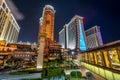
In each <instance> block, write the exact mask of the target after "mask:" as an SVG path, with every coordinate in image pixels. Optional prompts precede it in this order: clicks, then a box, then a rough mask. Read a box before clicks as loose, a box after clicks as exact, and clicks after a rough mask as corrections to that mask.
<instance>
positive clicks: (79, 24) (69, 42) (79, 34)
mask: <svg viewBox="0 0 120 80" xmlns="http://www.w3.org/2000/svg"><path fill="white" fill-rule="evenodd" d="M64 30H65V31H64ZM64 32H65V34H64ZM64 35H65V36H64ZM63 39H64V40H63ZM59 42H60V44H61V45H62V46H63V45H64V46H66V48H69V49H80V50H86V49H87V48H86V37H85V33H84V24H83V17H80V16H78V15H75V16H74V17H73V18H72V19H71V21H70V22H69V23H68V24H67V25H66V26H65V27H64V28H63V30H61V32H59Z"/></svg>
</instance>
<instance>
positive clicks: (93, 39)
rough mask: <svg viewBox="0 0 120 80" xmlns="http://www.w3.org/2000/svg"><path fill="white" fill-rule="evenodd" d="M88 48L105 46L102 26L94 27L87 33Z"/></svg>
mask: <svg viewBox="0 0 120 80" xmlns="http://www.w3.org/2000/svg"><path fill="white" fill-rule="evenodd" d="M85 34H86V40H87V42H86V43H87V48H88V49H90V48H95V47H99V46H102V45H103V41H102V36H101V31H100V26H94V27H92V28H90V29H88V30H86V31H85Z"/></svg>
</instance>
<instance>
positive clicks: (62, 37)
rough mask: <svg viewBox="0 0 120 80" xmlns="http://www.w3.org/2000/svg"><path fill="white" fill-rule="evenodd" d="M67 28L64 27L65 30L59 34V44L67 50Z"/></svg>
mask: <svg viewBox="0 0 120 80" xmlns="http://www.w3.org/2000/svg"><path fill="white" fill-rule="evenodd" d="M66 26H67V25H65V26H64V27H63V29H62V30H61V31H60V32H59V43H60V45H61V47H62V48H67V43H66Z"/></svg>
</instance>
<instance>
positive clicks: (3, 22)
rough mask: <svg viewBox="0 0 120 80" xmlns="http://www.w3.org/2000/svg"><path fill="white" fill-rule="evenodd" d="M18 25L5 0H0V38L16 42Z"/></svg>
mask: <svg viewBox="0 0 120 80" xmlns="http://www.w3.org/2000/svg"><path fill="white" fill-rule="evenodd" d="M19 31H20V27H19V25H18V24H17V21H16V20H15V18H14V16H13V15H12V13H11V11H10V9H9V7H8V6H7V4H6V2H5V0H0V40H5V41H6V42H17V39H18V35H19Z"/></svg>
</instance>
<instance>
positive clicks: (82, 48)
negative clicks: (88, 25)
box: [78, 20, 86, 50]
mask: <svg viewBox="0 0 120 80" xmlns="http://www.w3.org/2000/svg"><path fill="white" fill-rule="evenodd" d="M78 25H79V29H80V50H86V44H85V39H84V35H83V31H82V23H81V21H80V20H78Z"/></svg>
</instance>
